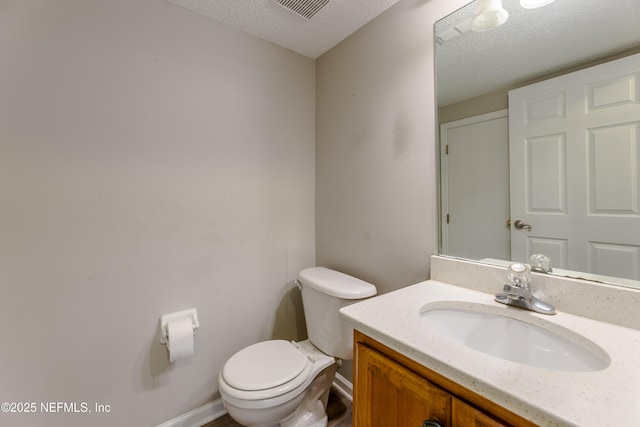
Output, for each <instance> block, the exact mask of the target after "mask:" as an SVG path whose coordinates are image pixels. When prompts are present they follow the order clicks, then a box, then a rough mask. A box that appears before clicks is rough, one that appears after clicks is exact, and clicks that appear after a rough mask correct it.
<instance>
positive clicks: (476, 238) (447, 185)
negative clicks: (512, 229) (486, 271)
mask: <svg viewBox="0 0 640 427" xmlns="http://www.w3.org/2000/svg"><path fill="white" fill-rule="evenodd" d="M508 138H509V135H508V119H507V110H502V111H498V112H494V113H489V114H483V115H479V116H475V117H471V118H467V119H463V120H457V121H454V122H449V123H445V124H443V125H441V126H440V139H441V147H440V149H441V153H442V159H441V162H440V164H441V188H442V197H441V200H442V215H441V216H442V227H441V230H442V239H441V241H442V252H443V253H445V254H447V255H452V256H459V257H463V258H470V259H483V258H497V259H509V257H510V254H509V246H510V245H509V229H508V228H507V226H506V224H507V220H508V218H509V155H508V150H509V141H508Z"/></svg>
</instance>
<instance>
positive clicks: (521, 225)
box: [513, 219, 531, 231]
mask: <svg viewBox="0 0 640 427" xmlns="http://www.w3.org/2000/svg"><path fill="white" fill-rule="evenodd" d="M513 226H514V227H515V228H516V230H522V229H525V230H529V231H531V225H529V224H525V223H524V222H522V220H519V219H516V221H515V222H514V223H513Z"/></svg>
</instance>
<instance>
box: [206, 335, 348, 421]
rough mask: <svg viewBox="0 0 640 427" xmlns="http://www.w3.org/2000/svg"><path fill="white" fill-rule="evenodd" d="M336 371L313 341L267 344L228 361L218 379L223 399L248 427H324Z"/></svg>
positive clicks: (241, 353) (234, 415)
mask: <svg viewBox="0 0 640 427" xmlns="http://www.w3.org/2000/svg"><path fill="white" fill-rule="evenodd" d="M242 366H248V367H250V368H249V369H247V370H244V369H243V368H242ZM336 367H337V365H336V360H335V359H334V358H333V357H331V356H327V355H326V354H324V353H322V352H321V351H320V350H318V349H317V348H315V347H314V346H313V344H311V343H310V342H309V341H302V342H299V343H292V342H289V341H280V340H275V341H263V342H260V343H257V344H253V345H251V346H249V347H247V348H245V349H243V350H241V351H239V352H238V353H236V354H235V355H234V356H232V357H231V359H229V361H228V362H227V363H226V364H225V367H224V368H223V370H222V371H221V372H220V375H219V378H218V381H219V384H220V394H221V396H222V399H223V401H224V405H225V408H226V410H227V412H228V413H229V415H230V416H231V417H232V418H233V419H234V420H236V421H237V422H238V423H240V424H242V425H245V426H254V427H263V426H273V425H281V426H287V427H288V426H314V427H315V426H318V427H322V426H325V425H326V422H327V421H326V413H325V408H326V404H327V398H328V396H329V388H330V386H331V383H332V382H333V378H334V376H335V372H336ZM243 371H244V372H243ZM318 402H319V403H318ZM296 410H298V411H296Z"/></svg>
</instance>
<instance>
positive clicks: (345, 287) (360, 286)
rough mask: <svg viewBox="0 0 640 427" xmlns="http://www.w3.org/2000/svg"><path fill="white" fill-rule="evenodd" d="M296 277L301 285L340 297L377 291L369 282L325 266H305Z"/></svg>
mask: <svg viewBox="0 0 640 427" xmlns="http://www.w3.org/2000/svg"><path fill="white" fill-rule="evenodd" d="M298 279H299V280H300V282H302V284H303V286H304V285H306V286H309V287H311V288H314V289H316V290H318V291H320V292H323V293H325V294H327V295H331V296H333V297H337V298H342V299H361V298H367V297H370V296H373V295H375V294H376V293H377V289H376V287H375V286H374V285H372V284H371V283H369V282H365V281H364V280H360V279H358V278H355V277H353V276H349V275H348V274H344V273H341V272H339V271H335V270H331V269H328V268H325V267H311V268H305V269H304V270H302V271H300V273H298Z"/></svg>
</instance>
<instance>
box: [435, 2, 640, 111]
mask: <svg viewBox="0 0 640 427" xmlns="http://www.w3.org/2000/svg"><path fill="white" fill-rule="evenodd" d="M503 6H504V8H505V9H507V11H508V12H509V19H508V20H507V22H506V23H505V24H503V25H502V26H501V27H499V28H497V29H495V30H492V31H487V32H479V33H476V32H473V31H469V32H467V33H464V34H462V35H460V36H458V37H456V38H454V39H452V40H450V41H447V42H445V43H444V44H442V45H440V44H438V45H437V47H436V73H437V74H436V75H437V87H438V105H440V106H445V105H450V104H453V103H456V102H459V101H462V100H465V99H468V98H472V97H475V96H479V95H483V94H486V93H491V92H494V91H496V90H499V89H503V88H505V87H517V86H519V85H521V84H522V83H525V82H530V81H533V80H536V79H539V78H540V77H543V76H546V75H549V74H552V73H560V72H562V71H564V70H568V69H571V68H574V67H580V66H583V65H585V64H589V63H592V62H594V61H599V60H602V59H604V58H608V57H611V56H613V55H616V54H621V53H623V52H630V51H633V50H638V51H640V0H556V1H555V2H554V3H551V4H550V5H548V6H545V7H542V8H539V9H531V10H526V9H523V8H522V7H520V5H519V1H518V0H503ZM475 8H476V2H473V3H472V4H470V5H468V6H465V7H463V8H462V9H460V10H458V11H457V12H455V13H453V14H452V15H450V16H448V17H447V18H445V19H443V20H442V21H439V22H438V23H437V24H436V29H437V32H436V34H439V33H441V32H443V31H444V30H446V29H447V28H450V27H451V25H453V24H455V23H457V22H460V21H464V19H465V17H467V18H468V17H471V16H473V13H474V11H475Z"/></svg>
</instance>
